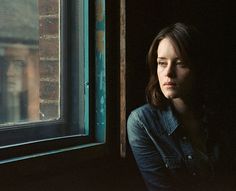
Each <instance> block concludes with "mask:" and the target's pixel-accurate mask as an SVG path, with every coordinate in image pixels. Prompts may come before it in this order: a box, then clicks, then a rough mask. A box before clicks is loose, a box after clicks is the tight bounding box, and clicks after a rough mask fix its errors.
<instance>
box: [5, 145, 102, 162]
mask: <svg viewBox="0 0 236 191" xmlns="http://www.w3.org/2000/svg"><path fill="white" fill-rule="evenodd" d="M105 147H106V144H105V143H88V144H83V145H78V146H72V147H67V148H63V149H56V150H51V151H47V152H41V153H35V154H30V155H25V156H20V157H13V158H9V159H5V160H0V165H4V164H9V163H14V162H19V161H26V160H30V159H35V158H40V157H41V158H42V157H56V156H57V155H61V154H63V155H67V154H70V153H73V155H74V154H75V155H76V157H77V158H78V161H85V160H90V159H93V158H96V157H101V156H103V155H105Z"/></svg>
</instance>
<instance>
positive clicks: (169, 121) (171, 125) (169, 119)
mask: <svg viewBox="0 0 236 191" xmlns="http://www.w3.org/2000/svg"><path fill="white" fill-rule="evenodd" d="M160 112H161V115H162V119H163V123H164V124H163V125H164V129H165V131H166V132H167V133H168V135H171V134H172V133H173V132H174V131H175V130H176V129H177V127H178V126H180V122H179V120H178V119H177V117H176V116H175V114H174V112H173V110H172V108H171V106H170V105H168V106H167V107H166V108H165V109H164V110H161V111H160Z"/></svg>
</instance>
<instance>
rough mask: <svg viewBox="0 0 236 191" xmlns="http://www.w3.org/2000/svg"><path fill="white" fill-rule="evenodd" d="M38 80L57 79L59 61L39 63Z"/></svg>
mask: <svg viewBox="0 0 236 191" xmlns="http://www.w3.org/2000/svg"><path fill="white" fill-rule="evenodd" d="M39 68H40V69H39V72H40V78H50V79H57V80H58V79H59V61H47V60H46V61H40V65H39Z"/></svg>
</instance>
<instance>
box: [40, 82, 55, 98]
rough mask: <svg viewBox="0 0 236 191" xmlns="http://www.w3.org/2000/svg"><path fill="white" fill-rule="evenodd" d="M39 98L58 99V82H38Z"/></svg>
mask: <svg viewBox="0 0 236 191" xmlns="http://www.w3.org/2000/svg"><path fill="white" fill-rule="evenodd" d="M40 98H41V99H46V100H58V99H59V83H58V82H47V81H41V82H40Z"/></svg>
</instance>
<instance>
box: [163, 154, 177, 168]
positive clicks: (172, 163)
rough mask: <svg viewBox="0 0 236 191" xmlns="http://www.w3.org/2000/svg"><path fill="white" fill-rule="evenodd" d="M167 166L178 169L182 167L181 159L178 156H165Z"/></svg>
mask: <svg viewBox="0 0 236 191" xmlns="http://www.w3.org/2000/svg"><path fill="white" fill-rule="evenodd" d="M163 160H164V163H165V166H166V168H168V169H178V168H181V166H182V165H181V164H182V163H181V159H179V158H178V157H177V156H165V157H164V158H163Z"/></svg>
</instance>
